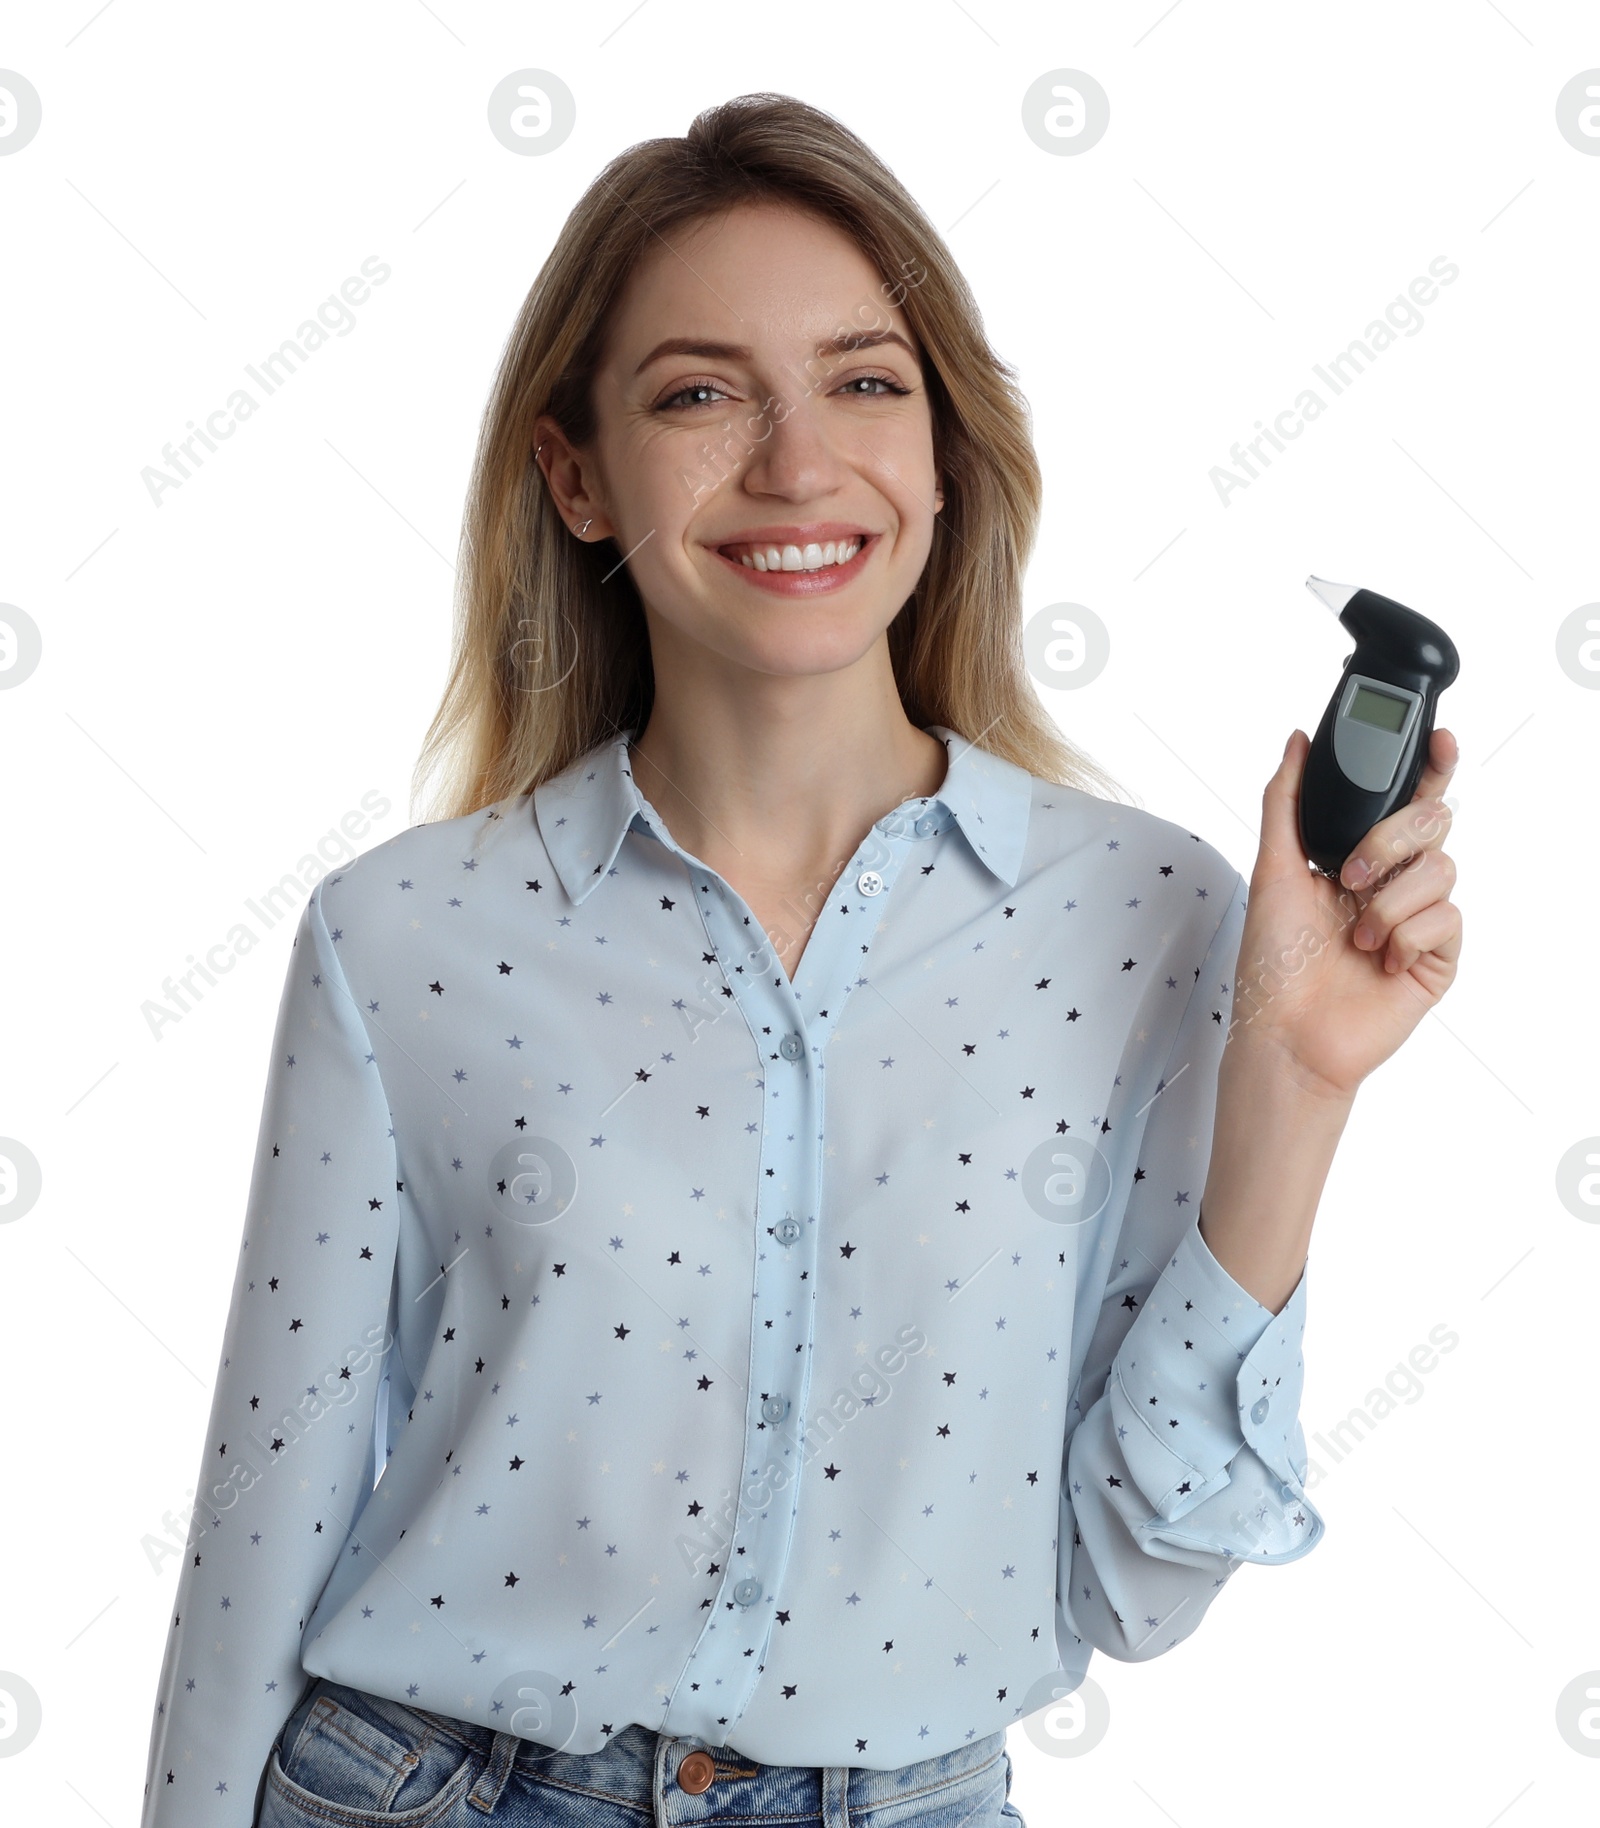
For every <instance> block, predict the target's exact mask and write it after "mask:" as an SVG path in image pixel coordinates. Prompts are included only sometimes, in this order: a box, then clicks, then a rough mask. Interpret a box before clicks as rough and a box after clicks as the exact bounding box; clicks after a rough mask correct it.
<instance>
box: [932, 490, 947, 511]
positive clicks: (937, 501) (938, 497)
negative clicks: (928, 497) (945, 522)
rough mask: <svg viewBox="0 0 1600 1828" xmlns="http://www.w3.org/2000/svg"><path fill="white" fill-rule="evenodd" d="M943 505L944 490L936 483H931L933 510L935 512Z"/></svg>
mask: <svg viewBox="0 0 1600 1828" xmlns="http://www.w3.org/2000/svg"><path fill="white" fill-rule="evenodd" d="M943 506H944V490H943V489H942V488H941V487H940V486H939V484H938V483H935V484H934V485H933V511H934V513H935V514H937V513H938V512H939V510H940V509H941V508H942V507H943Z"/></svg>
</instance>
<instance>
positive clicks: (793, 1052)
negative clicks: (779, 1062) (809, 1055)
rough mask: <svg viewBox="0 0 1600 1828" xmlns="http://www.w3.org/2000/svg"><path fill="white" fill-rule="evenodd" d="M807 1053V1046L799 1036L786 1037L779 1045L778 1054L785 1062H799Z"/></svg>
mask: <svg viewBox="0 0 1600 1828" xmlns="http://www.w3.org/2000/svg"><path fill="white" fill-rule="evenodd" d="M805 1051H806V1044H805V1042H804V1041H802V1040H801V1039H800V1037H799V1036H798V1035H785V1036H784V1037H783V1039H782V1040H781V1041H780V1042H779V1043H778V1052H779V1053H780V1054H782V1055H783V1057H784V1059H785V1060H798V1059H799V1058H800V1056H801V1055H802V1054H803V1053H804V1052H805Z"/></svg>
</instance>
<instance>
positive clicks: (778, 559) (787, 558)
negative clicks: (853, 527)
mask: <svg viewBox="0 0 1600 1828" xmlns="http://www.w3.org/2000/svg"><path fill="white" fill-rule="evenodd" d="M860 550H861V542H860V540H858V539H852V540H839V541H837V542H835V541H833V540H829V541H828V543H827V544H826V545H825V546H819V545H818V544H817V542H816V541H815V540H812V541H811V542H810V543H809V544H808V545H807V546H805V547H804V548H803V549H802V548H801V547H799V546H783V547H779V546H768V547H767V549H766V550H765V551H764V552H762V551H756V552H753V553H752V552H744V553H741V554H740V555H739V563H740V564H741V565H748V566H749V567H750V569H751V570H752V571H820V570H821V569H822V567H823V566H824V565H848V564H849V562H850V561H851V559H853V558H854V557H855V556H856V554H857V553H858V552H859V551H860Z"/></svg>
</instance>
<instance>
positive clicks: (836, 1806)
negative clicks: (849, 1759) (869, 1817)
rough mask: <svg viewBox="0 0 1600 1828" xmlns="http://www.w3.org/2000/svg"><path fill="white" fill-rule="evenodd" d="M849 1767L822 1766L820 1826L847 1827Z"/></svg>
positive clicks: (827, 1827) (826, 1827) (848, 1815)
mask: <svg viewBox="0 0 1600 1828" xmlns="http://www.w3.org/2000/svg"><path fill="white" fill-rule="evenodd" d="M849 1823H850V1767H849V1766H848V1765H824V1766H823V1767H822V1828H849Z"/></svg>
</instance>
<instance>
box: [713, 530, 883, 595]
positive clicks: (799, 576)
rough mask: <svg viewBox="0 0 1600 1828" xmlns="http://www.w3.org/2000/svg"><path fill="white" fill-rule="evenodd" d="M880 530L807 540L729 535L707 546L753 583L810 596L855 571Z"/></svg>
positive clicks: (845, 579) (833, 586)
mask: <svg viewBox="0 0 1600 1828" xmlns="http://www.w3.org/2000/svg"><path fill="white" fill-rule="evenodd" d="M880 537H881V536H880V535H878V534H876V533H853V534H850V535H848V536H844V537H840V538H836V539H827V540H809V541H807V542H806V543H805V544H803V545H801V544H797V543H795V542H792V541H778V540H730V541H728V543H727V544H726V545H724V546H717V547H715V548H713V550H714V551H715V552H716V555H717V557H718V558H719V559H721V560H722V562H723V563H724V564H725V565H727V566H728V567H729V568H730V569H731V570H733V571H737V572H738V573H739V575H740V576H741V577H742V578H744V579H745V580H746V581H747V582H748V583H751V584H754V585H756V586H757V588H759V589H763V590H768V591H777V592H778V593H779V594H781V595H784V596H815V595H817V594H819V593H820V592H823V591H828V590H837V589H838V588H840V587H841V586H842V585H844V584H846V583H848V582H849V581H850V580H851V579H852V578H854V577H857V576H859V574H860V572H861V569H862V567H863V566H864V565H865V564H866V561H867V558H868V555H869V554H870V553H871V551H872V549H873V547H874V546H875V545H876V544H877V542H878V540H879V538H880Z"/></svg>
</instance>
